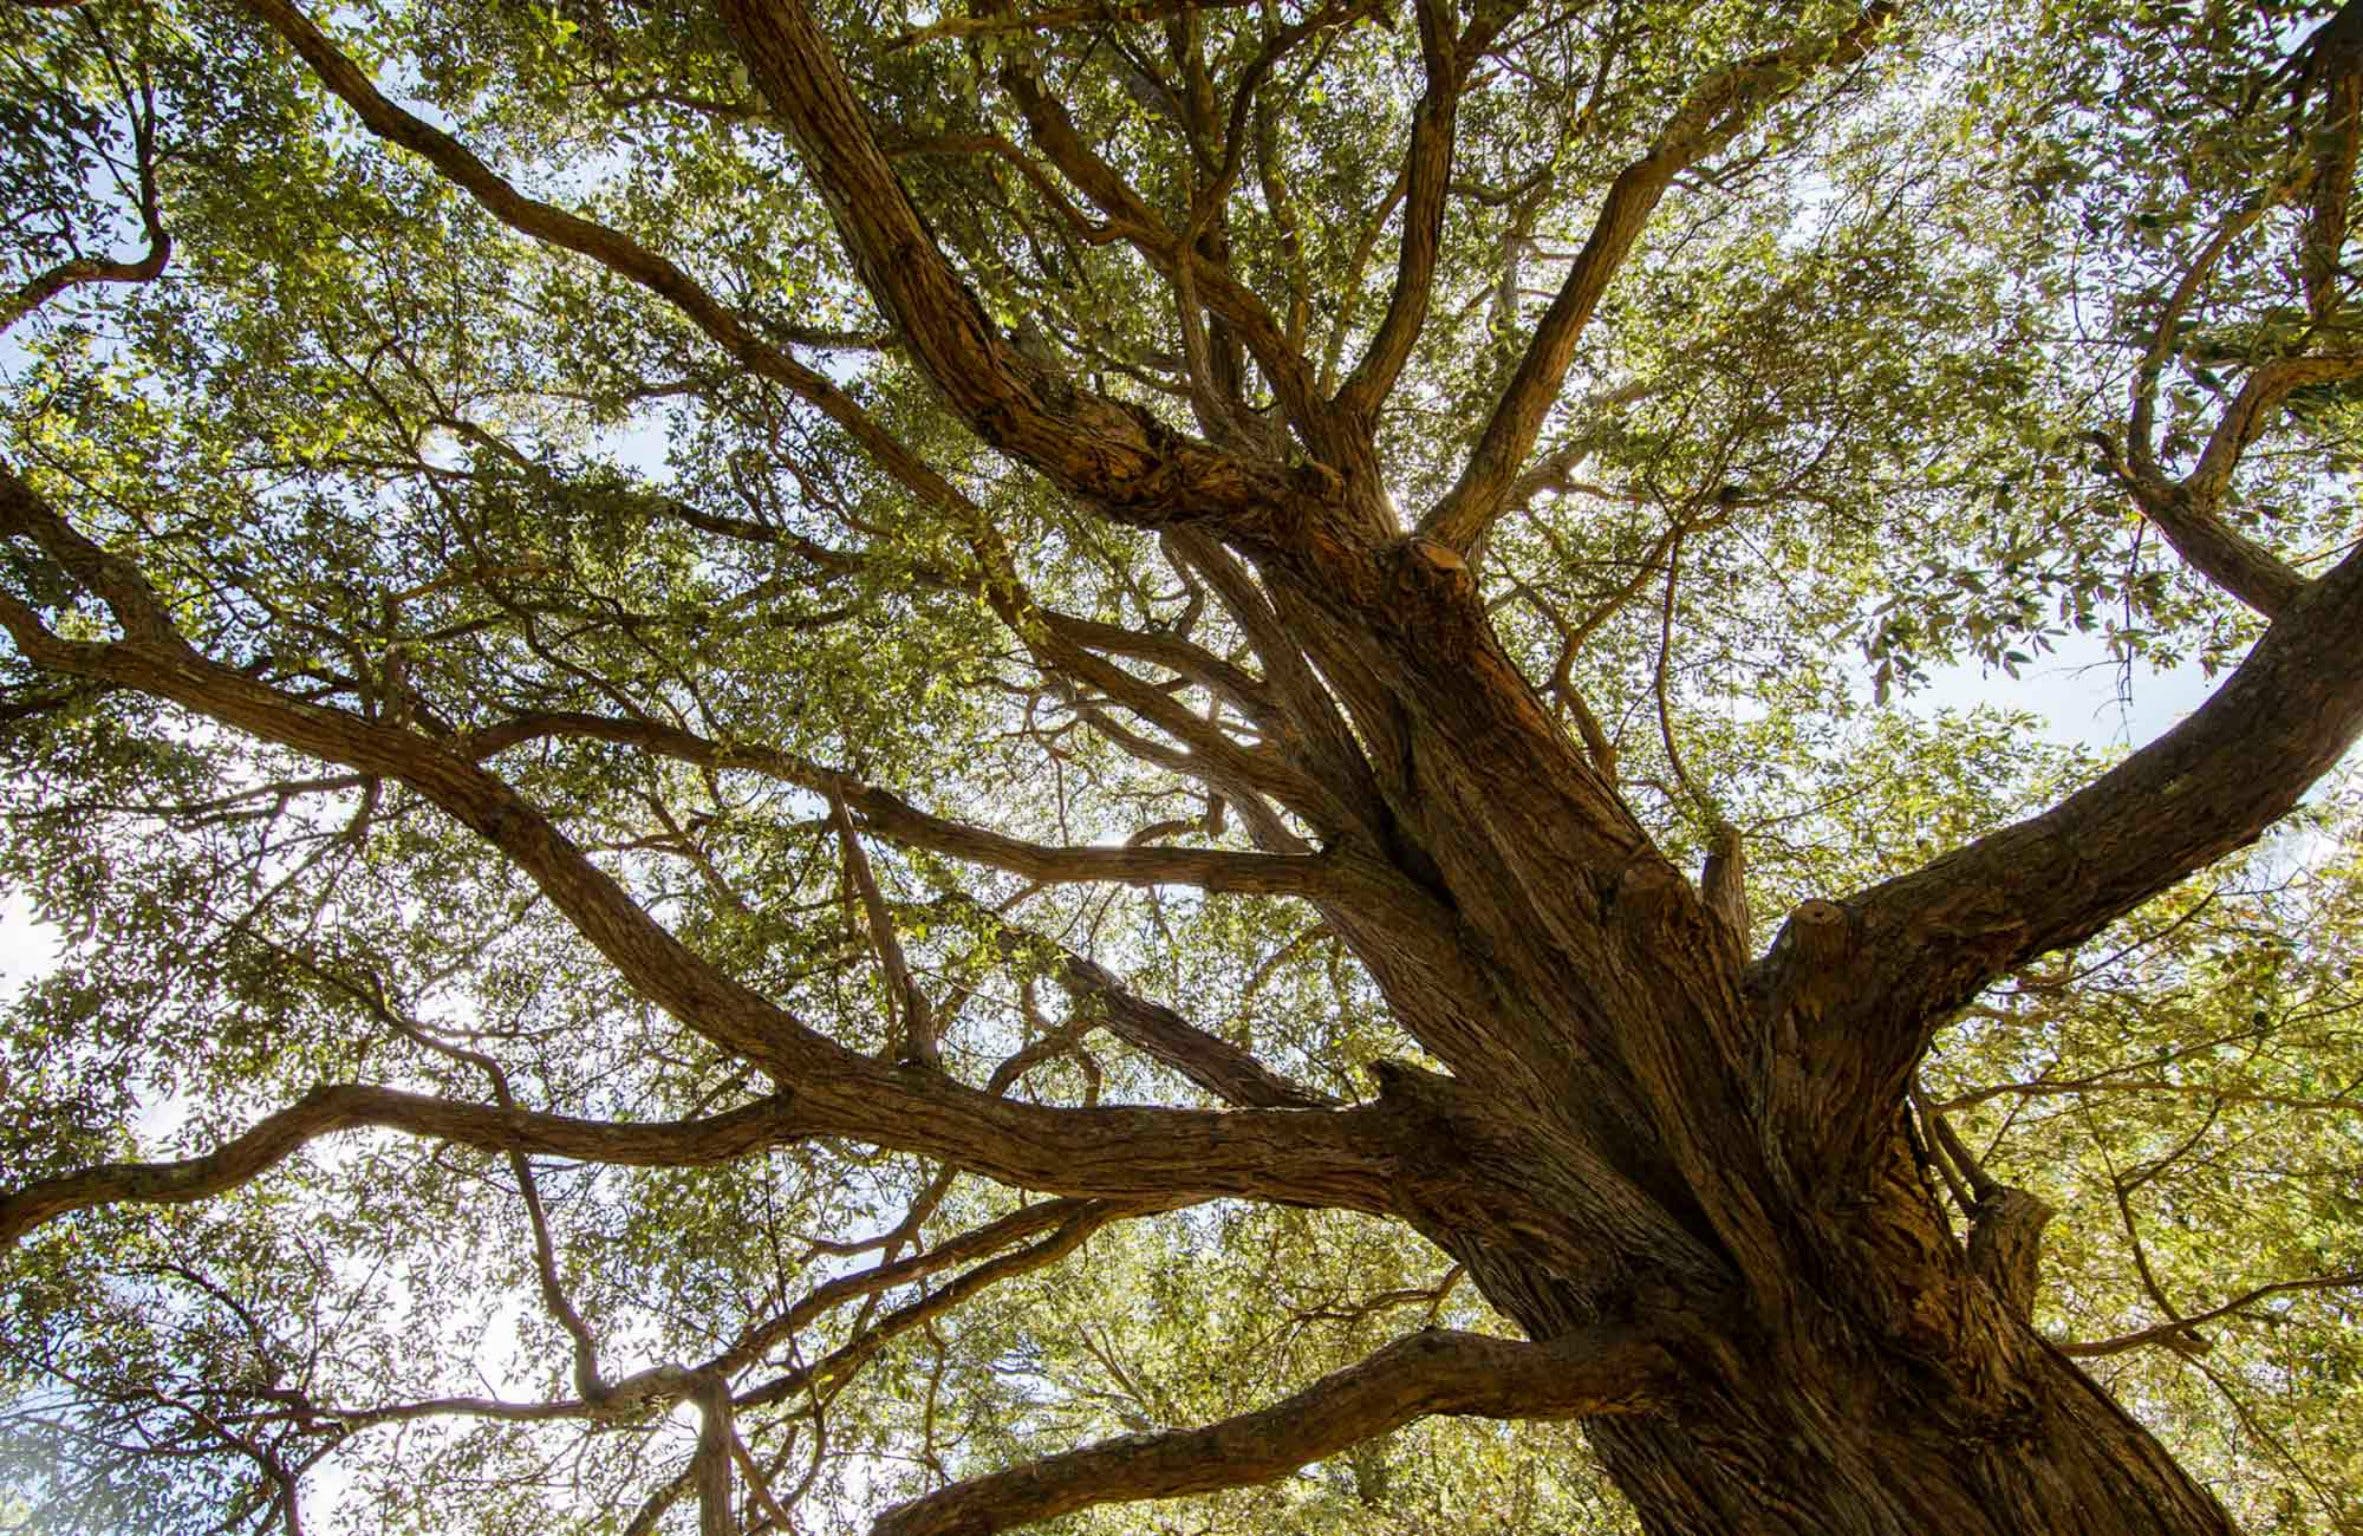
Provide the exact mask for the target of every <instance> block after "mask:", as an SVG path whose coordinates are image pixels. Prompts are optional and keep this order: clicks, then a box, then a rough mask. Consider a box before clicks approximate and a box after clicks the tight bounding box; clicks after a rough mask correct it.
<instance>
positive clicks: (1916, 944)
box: [1757, 555, 2363, 1150]
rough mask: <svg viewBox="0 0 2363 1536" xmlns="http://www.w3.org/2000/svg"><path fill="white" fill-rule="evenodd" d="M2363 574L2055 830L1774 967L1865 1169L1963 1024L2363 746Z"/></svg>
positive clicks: (2065, 812) (1929, 881)
mask: <svg viewBox="0 0 2363 1536" xmlns="http://www.w3.org/2000/svg"><path fill="white" fill-rule="evenodd" d="M2359 639H2363V555H2350V556H2349V557H2348V558H2347V559H2346V560H2345V561H2343V562H2342V563H2341V564H2340V565H2339V566H2338V567H2337V568H2336V569H2335V570H2333V571H2332V572H2331V573H2330V574H2329V575H2327V576H2325V577H2323V578H2322V579H2321V580H2320V581H2318V582H2316V583H2314V584H2313V585H2312V586H2310V587H2308V588H2307V589H2306V590H2305V591H2304V592H2302V593H2300V594H2299V595H2298V597H2297V598H2296V599H2295V600H2293V601H2292V602H2291V603H2290V605H2289V607H2288V608H2287V610H2286V611H2285V612H2284V613H2283V614H2282V616H2281V617H2280V618H2279V619H2278V620H2277V621H2276V622H2275V623H2274V625H2273V627H2272V628H2271V629H2270V630H2269V631H2267V632H2266V634H2265V636H2264V638H2263V639H2262V640H2260V641H2258V642H2257V645H2256V648H2255V649H2254V650H2253V651H2251V652H2250V653H2249V656H2248V658H2247V660H2246V661H2244V662H2242V663H2241V665H2240V667H2239V668H2238V669H2237V670H2236V671H2234V672H2233V674H2232V676H2231V678H2230V679H2229V680H2228V681H2227V682H2225V683H2224V685H2223V686H2222V687H2221V688H2219V689H2217V690H2216V693H2215V695H2214V697H2212V698H2210V699H2209V700H2208V701H2207V703H2206V704H2205V705H2203V706H2201V707H2200V708H2199V709H2198V710H2197V711H2196V712H2195V713H2193V714H2192V715H2191V716H2190V717H2189V718H2188V719H2186V720H2184V721H2183V722H2182V723H2181V724H2180V725H2178V726H2176V727H2175V728H2174V729H2173V730H2171V731H2168V732H2167V733H2166V734H2165V735H2163V736H2161V737H2159V738H2158V739H2157V740H2156V741H2154V742H2152V743H2151V744H2150V745H2148V746H2146V747H2144V748H2142V749H2141V750H2140V751H2138V752H2136V753H2134V754H2133V755H2132V756H2131V757H2129V758H2127V759H2126V760H2125V761H2124V762H2122V763H2120V764H2119V765H2118V766H2117V767H2116V768H2114V769H2112V770H2111V771H2109V772H2108V773H2105V774H2103V775H2101V777H2099V778H2098V779H2096V780H2094V781H2093V782H2092V783H2091V784H2089V785H2087V786H2085V787H2084V788H2083V789H2081V790H2079V791H2077V792H2076V793H2075V794H2073V795H2070V796H2069V797H2068V798H2067V799H2065V800H2063V801H2061V802H2060V803H2059V804H2058V805H2056V806H2054V807H2052V808H2051V809H2050V810H2048V811H2045V812H2043V813H2042V814H2041V815H2038V816H2034V817H2031V818H2029V819H2028V820H2025V821H2022V822H2019V823H2016V824H2015V825H2013V826H2009V827H2005V828H2003V829H2002V830H2001V831H1999V832H1995V833H1992V834H1990V835H1989V836H1986V837H1983V838H1980V839H1979V840H1977V841H1976V842H1974V843H1971V844H1970V845H1968V846H1967V847H1965V848H1961V849H1958V850H1956V851H1955V852H1953V853H1950V854H1947V855H1945V856H1944V857H1942V858H1939V859H1937V860H1936V861H1934V862H1933V863H1931V864H1928V865H1926V866H1924V867H1923V868H1921V869H1919V870H1917V871H1915V872H1914V873H1912V874H1909V875H1905V876H1903V877H1901V878H1900V879H1896V880H1891V881H1888V882H1887V883H1886V884H1884V885H1879V886H1875V887H1872V888H1871V889H1869V890H1867V891H1863V892H1860V893H1858V894H1857V895H1855V896H1853V897H1851V898H1849V899H1848V900H1847V901H1846V902H1845V903H1843V904H1842V905H1834V904H1832V903H1828V902H1809V903H1807V904H1806V905H1805V906H1804V907H1801V908H1799V909H1798V912H1797V914H1796V915H1795V916H1794V917H1792V918H1791V920H1790V922H1789V924H1788V926H1787V928H1786V929H1785V930H1784V931H1783V934H1782V939H1781V942H1780V943H1778V944H1777V945H1776V946H1775V948H1774V951H1773V953H1772V954H1770V955H1769V956H1767V957H1766V959H1765V961H1764V962H1763V963H1762V964H1761V965H1760V966H1759V967H1758V978H1757V979H1758V984H1759V986H1760V987H1762V988H1763V989H1764V990H1763V992H1762V993H1761V994H1760V995H1762V996H1764V997H1766V998H1767V999H1768V1004H1767V1005H1768V1006H1770V1007H1772V1008H1774V1009H1776V1010H1783V1011H1786V1012H1788V1013H1790V1014H1791V1015H1792V1016H1793V1017H1794V1018H1795V1020H1796V1022H1797V1027H1798V1029H1799V1033H1800V1039H1801V1045H1802V1049H1803V1052H1804V1055H1805V1058H1806V1062H1807V1065H1808V1067H1809V1069H1810V1070H1812V1072H1813V1073H1814V1074H1815V1084H1814V1088H1813V1090H1812V1091H1813V1092H1814V1094H1815V1098H1816V1104H1817V1106H1818V1108H1819V1110H1820V1111H1822V1112H1823V1113H1824V1114H1825V1116H1826V1118H1825V1119H1824V1121H1823V1123H1824V1125H1825V1126H1826V1127H1827V1134H1829V1135H1831V1136H1832V1137H1835V1138H1837V1142H1836V1144H1837V1145H1840V1146H1849V1145H1850V1146H1852V1147H1854V1148H1856V1149H1857V1150H1859V1149H1860V1148H1861V1147H1863V1146H1865V1145H1867V1144H1868V1143H1867V1137H1868V1136H1869V1134H1870V1128H1871V1127H1872V1126H1873V1125H1875V1124H1877V1123H1880V1122H1881V1121H1882V1120H1883V1119H1884V1117H1885V1116H1886V1115H1887V1114H1888V1113H1889V1112H1891V1110H1892V1107H1893V1106H1894V1105H1895V1104H1896V1103H1897V1102H1898V1101H1899V1099H1900V1097H1901V1095H1902V1093H1903V1091H1904V1087H1905V1083H1906V1079H1907V1078H1908V1075H1909V1073H1910V1071H1911V1069H1912V1065H1913V1064H1914V1063H1915V1062H1917V1061H1918V1060H1919V1057H1920V1055H1921V1053H1922V1051H1924V1050H1925V1049H1926V1048H1927V1044H1928V1041H1929V1038H1930V1036H1931V1035H1932V1034H1933V1032H1934V1030H1935V1029H1936V1027H1937V1025H1938V1024H1940V1023H1941V1022H1942V1021H1943V1020H1944V1019H1945V1018H1946V1017H1947V1016H1948V1015H1949V1014H1950V1013H1951V1012H1952V1011H1953V1010H1954V1009H1956V1008H1958V1007H1960V1006H1961V1005H1962V1004H1964V1003H1966V1002H1968V1001H1969V1000H1970V998H1972V997H1974V996H1975V995H1976V994H1977V993H1978V991H1979V990H1981V989H1982V988H1983V987H1985V986H1986V985H1987V984H1988V983H1989V982H1991V981H1993V980H1994V979H1995V978H1997V977H1999V976H2001V975H2003V974H2005V973H2007V972H2009V971H2011V970H2014V969H2016V968H2017V967H2018V966H2020V965H2023V964H2025V963H2026V962H2027V961H2029V960H2031V959H2034V958H2035V957H2036V956H2039V955H2042V954H2045V953H2048V952H2049V951H2051V950H2054V949H2058V948H2061V947H2062V946H2064V945H2068V944H2073V943H2075V942H2076V941H2077V940H2079V939H2082V938H2084V937H2086V936H2087V935H2090V934H2092V933H2094V932H2096V931H2098V930H2099V929H2100V928H2102V927H2103V926H2105V925H2106V924H2108V923H2109V922H2112V921H2114V920H2115V919H2116V918H2118V917H2120V916H2122V915H2124V914H2125V913H2126V912H2129V911H2131V910H2132V909H2133V908H2134V907H2136V906H2138V905H2139V904H2140V903H2141V902H2143V901H2145V900H2147V899H2148V898H2150V897H2151V896H2154V895H2156V894H2157V893H2158V892H2160V891H2162V890H2164V889H2165V888H2167V887H2168V886H2170V885H2172V884H2173V883H2174V882H2175V881H2177V880H2180V879H2182V878H2183V877H2184V876H2186V875H2188V874H2190V873H2192V872H2193V871H2195V870H2197V869H2200V868H2203V867H2204V866H2205V865H2207V864H2209V863H2211V862H2213V861H2214V860H2216V859H2218V858H2221V857H2222V856H2223V855H2225V854H2227V853H2229V852H2231V851H2232V850H2233V849H2235V848H2239V847H2241V846H2243V845H2245V844H2247V843H2250V842H2253V841H2254V840H2255V839H2256V838H2257V837H2258V836H2259V835H2260V834H2262V833H2263V832H2264V830H2265V829H2266V828H2267V827H2269V826H2270V825H2272V823H2273V822H2274V821H2276V820H2277V819H2279V818H2280V817H2281V816H2283V815H2285V814H2286V813H2287V812H2288V811H2289V810H2290V809H2292V808H2293V807H2294V806H2295V805H2296V804H2297V803H2298V801H2299V799H2300V798H2301V797H2302V796H2303V795H2304V794H2305V792H2306V790H2307V789H2308V787H2310V786H2311V785H2312V784H2313V782H2314V781H2315V780H2316V779H2317V778H2319V777H2320V776H2321V775H2322V774H2323V773H2324V772H2326V771H2327V770H2328V769H2329V768H2330V767H2331V765H2332V764H2334V763H2336V762H2337V761H2338V759H2339V758H2340V756H2341V755H2342V754H2344V753H2345V751H2346V750H2347V748H2348V747H2349V746H2350V745H2351V744H2352V743H2353V742H2354V741H2355V739H2356V737H2357V735H2358V734H2363V643H2359Z"/></svg>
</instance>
